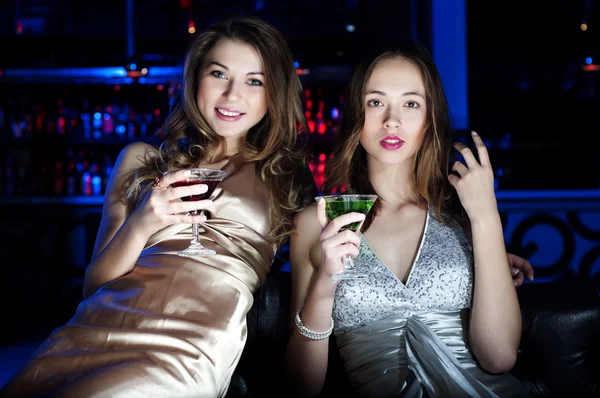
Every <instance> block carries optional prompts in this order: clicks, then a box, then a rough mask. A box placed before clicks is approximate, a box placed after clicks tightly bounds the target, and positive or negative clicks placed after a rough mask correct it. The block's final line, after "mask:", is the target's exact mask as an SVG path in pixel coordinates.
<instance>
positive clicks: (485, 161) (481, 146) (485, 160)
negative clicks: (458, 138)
mask: <svg viewBox="0 0 600 398" xmlns="http://www.w3.org/2000/svg"><path fill="white" fill-rule="evenodd" d="M471 137H472V138H473V142H474V143H475V147H476V148H477V156H478V157H479V162H478V161H477V159H476V158H475V155H474V154H473V152H472V151H471V149H469V147H467V146H466V145H465V144H463V143H461V142H455V143H454V148H456V150H457V151H458V152H460V154H461V155H462V156H463V158H464V159H465V162H466V163H467V166H468V167H469V168H472V167H476V166H479V165H480V166H486V167H491V163H490V156H489V153H488V150H487V147H486V146H485V143H484V142H483V140H482V139H481V137H480V136H479V134H477V133H476V132H475V131H472V132H471Z"/></svg>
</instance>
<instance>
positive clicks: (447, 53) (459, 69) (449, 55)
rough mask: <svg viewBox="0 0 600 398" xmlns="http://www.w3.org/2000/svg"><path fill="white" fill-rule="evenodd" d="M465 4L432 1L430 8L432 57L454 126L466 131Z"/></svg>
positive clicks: (467, 114) (467, 122) (454, 1)
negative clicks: (442, 85) (440, 79)
mask: <svg viewBox="0 0 600 398" xmlns="http://www.w3.org/2000/svg"><path fill="white" fill-rule="evenodd" d="M466 3H467V1H466V0H452V1H448V0H432V1H431V2H430V4H431V5H430V6H429V7H430V9H431V11H430V13H431V29H432V38H431V40H432V43H431V51H432V53H433V54H432V55H433V58H434V61H435V64H436V65H437V67H438V69H439V72H440V75H441V77H442V82H443V83H444V89H445V91H446V97H447V99H448V104H449V105H450V109H451V110H452V116H453V119H454V121H455V123H456V125H455V127H456V128H457V129H463V130H466V129H467V128H468V126H469V95H468V94H469V93H468V76H467V75H468V70H467V60H468V52H467V50H468V46H467V12H466V9H467V6H466ZM428 4H429V3H428Z"/></svg>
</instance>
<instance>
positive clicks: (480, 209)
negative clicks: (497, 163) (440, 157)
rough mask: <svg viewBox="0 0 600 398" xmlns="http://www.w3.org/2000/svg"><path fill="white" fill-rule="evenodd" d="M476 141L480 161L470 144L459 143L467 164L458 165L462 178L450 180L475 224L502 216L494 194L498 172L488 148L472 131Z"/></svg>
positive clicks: (451, 176) (452, 175)
mask: <svg viewBox="0 0 600 398" xmlns="http://www.w3.org/2000/svg"><path fill="white" fill-rule="evenodd" d="M472 137H473V141H474V142H475V146H476V148H477V154H478V155H479V162H478V161H477V159H475V155H474V154H473V152H471V149H469V148H468V147H467V146H466V145H464V144H462V143H460V142H457V143H455V144H454V147H455V148H456V149H457V150H458V151H459V152H460V153H461V155H462V156H463V158H464V159H465V163H466V165H465V164H463V163H462V162H460V161H456V162H454V165H453V166H452V170H453V171H455V172H457V173H458V175H459V176H460V177H458V176H456V175H454V174H450V175H449V176H448V180H449V181H450V184H452V186H453V187H454V188H455V189H456V192H457V193H458V197H459V199H460V203H461V204H462V206H463V207H464V209H465V211H466V212H467V215H468V216H469V218H470V219H471V221H474V220H477V219H481V218H485V217H487V216H489V215H492V214H494V213H495V214H498V205H497V203H496V195H495V193H494V170H493V169H492V165H491V163H490V158H489V156H488V151H487V148H486V147H485V144H484V143H483V140H482V139H481V137H480V136H479V135H478V134H477V133H475V132H474V131H473V132H472Z"/></svg>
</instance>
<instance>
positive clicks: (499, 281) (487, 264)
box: [470, 214, 521, 372]
mask: <svg viewBox="0 0 600 398" xmlns="http://www.w3.org/2000/svg"><path fill="white" fill-rule="evenodd" d="M471 226H472V233H473V251H474V258H475V289H474V292H473V307H472V312H471V321H470V341H471V344H472V348H473V352H474V354H475V356H476V358H477V359H478V361H479V362H480V364H481V365H482V366H483V367H484V368H487V369H486V370H488V371H491V372H504V371H506V370H509V369H510V367H512V366H513V365H514V359H515V358H516V351H517V348H518V345H519V341H520V338H521V313H520V309H519V302H518V299H517V294H516V291H515V288H514V285H513V282H512V277H511V274H510V270H509V267H508V261H507V256H506V251H505V247H504V236H503V232H502V224H501V221H500V217H499V215H498V214H495V215H494V216H490V217H488V218H485V219H480V220H472V223H471Z"/></svg>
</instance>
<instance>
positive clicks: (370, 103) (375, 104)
mask: <svg viewBox="0 0 600 398" xmlns="http://www.w3.org/2000/svg"><path fill="white" fill-rule="evenodd" d="M367 106H371V107H379V106H383V103H382V102H381V101H379V100H377V99H371V100H368V101H367Z"/></svg>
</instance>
